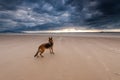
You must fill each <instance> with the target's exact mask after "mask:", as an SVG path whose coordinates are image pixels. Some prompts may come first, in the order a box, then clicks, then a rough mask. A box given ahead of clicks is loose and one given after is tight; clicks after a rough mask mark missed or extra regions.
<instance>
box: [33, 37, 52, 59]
mask: <svg viewBox="0 0 120 80" xmlns="http://www.w3.org/2000/svg"><path fill="white" fill-rule="evenodd" d="M53 44H54V43H53V38H52V37H49V40H48V43H44V44H41V45H40V46H39V47H38V51H37V52H36V54H35V55H34V57H36V56H38V53H40V56H41V57H44V56H43V55H42V54H43V52H44V51H45V49H49V50H50V53H51V54H54V52H53Z"/></svg>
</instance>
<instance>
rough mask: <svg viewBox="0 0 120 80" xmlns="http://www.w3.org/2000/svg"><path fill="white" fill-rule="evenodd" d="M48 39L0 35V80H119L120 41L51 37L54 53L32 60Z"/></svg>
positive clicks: (83, 37)
mask: <svg viewBox="0 0 120 80" xmlns="http://www.w3.org/2000/svg"><path fill="white" fill-rule="evenodd" d="M48 37H49V35H46V36H44V35H43V36H42V35H0V80H120V37H99V36H97V37H95V36H93V37H92V36H80V37H78V36H77V37H76V36H53V38H54V52H55V55H51V54H50V53H49V50H46V51H45V53H44V54H43V55H44V58H41V57H39V58H34V54H35V53H36V51H37V49H38V46H39V45H40V44H41V43H45V42H48Z"/></svg>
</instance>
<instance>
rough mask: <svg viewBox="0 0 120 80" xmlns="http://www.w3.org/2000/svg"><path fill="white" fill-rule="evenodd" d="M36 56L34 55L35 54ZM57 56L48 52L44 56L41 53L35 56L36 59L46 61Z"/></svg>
mask: <svg viewBox="0 0 120 80" xmlns="http://www.w3.org/2000/svg"><path fill="white" fill-rule="evenodd" d="M33 57H34V56H33ZM54 57H55V54H51V53H47V54H46V55H44V56H43V57H41V56H40V55H38V56H36V57H34V60H35V61H46V60H49V59H52V58H54Z"/></svg>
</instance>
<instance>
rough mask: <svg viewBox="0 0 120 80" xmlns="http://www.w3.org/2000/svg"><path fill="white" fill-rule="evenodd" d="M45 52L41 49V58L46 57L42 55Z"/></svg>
mask: <svg viewBox="0 0 120 80" xmlns="http://www.w3.org/2000/svg"><path fill="white" fill-rule="evenodd" d="M44 51H45V50H44V49H41V51H40V56H41V57H44V56H43V55H42V54H43V52H44Z"/></svg>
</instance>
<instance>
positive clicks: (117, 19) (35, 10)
mask: <svg viewBox="0 0 120 80" xmlns="http://www.w3.org/2000/svg"><path fill="white" fill-rule="evenodd" d="M69 27H75V28H76V29H120V0H0V31H24V30H35V31H37V30H56V29H63V28H69Z"/></svg>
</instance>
